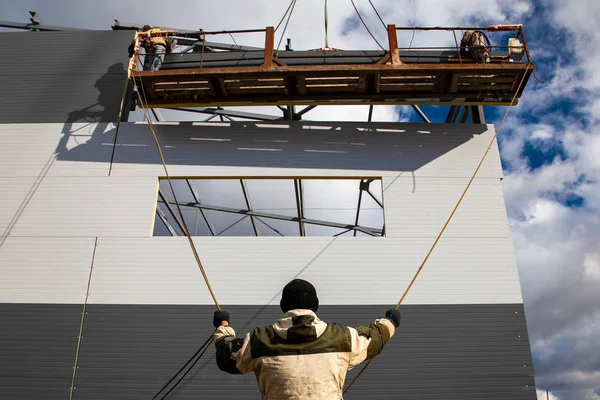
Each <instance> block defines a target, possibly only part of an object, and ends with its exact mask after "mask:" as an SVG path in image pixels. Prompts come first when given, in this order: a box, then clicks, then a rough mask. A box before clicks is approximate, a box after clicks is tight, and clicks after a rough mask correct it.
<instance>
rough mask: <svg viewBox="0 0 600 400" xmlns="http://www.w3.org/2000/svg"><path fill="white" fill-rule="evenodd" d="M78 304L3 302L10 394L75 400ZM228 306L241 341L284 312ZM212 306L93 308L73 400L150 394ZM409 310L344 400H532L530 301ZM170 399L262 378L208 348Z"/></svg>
mask: <svg viewBox="0 0 600 400" xmlns="http://www.w3.org/2000/svg"><path fill="white" fill-rule="evenodd" d="M81 307H82V306H74V305H32V304H0V320H1V321H2V329H1V330H0V354H2V363H1V364H0V386H1V387H0V393H2V395H3V396H2V397H3V398H11V399H12V398H19V399H39V398H45V399H54V398H57V399H59V398H60V399H65V398H68V397H67V396H68V393H69V386H70V377H71V372H72V367H73V362H74V358H75V350H76V345H77V334H78V330H79V317H80V312H81ZM223 308H224V309H226V310H228V311H229V312H230V313H231V315H232V325H233V326H234V327H235V328H236V330H237V332H238V335H239V336H241V335H242V334H244V333H245V332H246V331H248V330H250V329H251V328H253V327H255V326H258V325H266V324H271V323H272V322H273V321H274V320H275V319H277V318H278V317H279V316H280V311H279V309H278V307H275V306H268V307H261V306H224V307H223ZM387 308H389V307H388V306H383V305H382V306H325V305H324V306H321V308H320V310H319V313H318V314H319V316H320V317H321V318H322V319H323V320H325V321H331V322H337V323H342V324H347V325H353V326H355V325H360V324H366V323H370V322H372V320H374V319H375V318H376V317H379V316H381V315H382V314H383V313H384V312H385V310H386V309H387ZM213 311H214V307H213V306H166V305H165V306H157V305H95V304H92V305H88V308H87V315H86V318H85V325H84V334H83V338H82V343H81V350H80V356H79V363H78V369H77V378H76V384H75V386H76V389H75V396H74V398H76V399H78V400H81V399H149V398H151V397H152V396H153V395H154V393H155V392H156V391H157V390H158V389H159V388H160V387H161V386H162V385H163V384H164V383H166V381H167V380H168V379H169V378H170V377H171V375H172V374H173V373H175V371H177V370H178V369H179V368H180V367H181V366H182V365H183V363H184V362H185V361H187V359H188V358H189V357H190V356H191V355H192V354H193V353H194V352H195V351H196V350H197V348H198V347H199V346H200V344H202V342H204V340H205V339H206V338H207V337H208V336H209V334H210V333H211V331H212V325H211V320H212V313H213ZM401 312H402V318H403V321H402V325H401V327H400V329H399V330H398V333H397V335H396V336H395V337H394V338H393V339H392V340H391V341H390V342H389V343H388V344H387V345H386V347H385V349H384V352H383V353H382V354H381V355H379V356H378V357H377V358H376V359H375V361H374V362H373V363H372V364H371V366H370V367H369V369H368V370H367V372H365V374H364V375H363V376H362V377H361V378H360V379H359V380H358V382H357V383H356V385H354V386H353V387H352V389H351V390H350V391H349V393H348V395H347V396H346V398H347V399H365V398H378V399H509V398H510V399H527V400H534V399H535V398H536V396H535V383H534V379H533V368H532V366H531V354H530V348H529V339H528V336H527V329H526V325H525V316H524V313H523V305H522V304H509V305H506V304H504V305H421V306H404V307H402V308H401ZM357 372H358V368H357V369H356V370H354V371H351V373H350V374H349V375H348V379H347V381H350V379H351V378H352V377H353V376H354V375H355V374H356V373H357ZM169 398H173V399H199V398H207V399H208V398H210V399H231V398H240V399H246V398H248V399H258V398H260V395H259V392H258V389H257V388H256V384H255V380H254V376H252V375H246V376H233V375H227V374H225V373H222V372H220V371H219V370H218V369H217V368H216V365H215V361H214V350H213V348H212V347H211V348H210V349H209V350H208V351H207V352H206V354H205V355H204V357H203V358H202V359H201V360H200V361H199V362H198V364H196V366H195V367H194V369H193V371H192V372H191V373H190V374H189V375H188V377H187V378H186V379H185V380H184V381H183V382H182V383H181V384H180V386H179V388H178V389H177V390H175V391H174V392H173V393H172V396H170V397H169Z"/></svg>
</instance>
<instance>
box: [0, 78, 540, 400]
mask: <svg viewBox="0 0 600 400" xmlns="http://www.w3.org/2000/svg"><path fill="white" fill-rule="evenodd" d="M1 76H2V75H1V74H0V77H1ZM111 98H112V97H111ZM119 99H120V94H119ZM94 101H95V99H94ZM43 104H44V105H46V104H49V103H48V102H44V103H43ZM84 106H87V104H86V103H85V102H82V103H81V104H79V105H78V109H81V107H84ZM1 107H2V104H0V108H1ZM57 107H58V108H57V109H60V107H62V106H60V105H59V106H57ZM8 110H9V111H10V109H8ZM44 112H45V111H44V110H41V111H40V112H39V114H40V115H42V116H43V115H44ZM79 117H80V118H84V119H85V118H90V119H93V116H92V115H90V114H86V113H85V112H84V113H80V114H79ZM79 117H78V118H79ZM53 118H54V117H53ZM60 121H63V120H60ZM63 132H69V135H68V137H66V135H64V134H63ZM159 132H160V135H161V142H162V144H163V147H164V150H165V154H166V157H167V163H168V164H169V171H170V173H171V175H172V176H177V175H187V176H331V177H336V176H381V177H382V178H383V185H384V188H385V192H384V204H385V216H386V224H387V232H388V237H385V238H337V239H334V238H330V237H324V238H318V237H316V238H315V237H313V238H291V237H290V238H266V237H260V238H256V237H251V238H210V237H202V238H195V243H196V244H197V246H198V251H199V253H200V257H201V259H202V261H203V263H204V265H205V267H206V270H207V273H208V275H209V278H210V279H211V283H212V285H213V287H214V289H215V293H216V295H217V297H218V299H219V300H220V302H221V303H222V304H245V305H246V306H227V307H226V308H227V309H229V310H230V311H232V313H233V315H234V318H235V319H234V321H236V322H235V326H236V327H238V329H240V333H242V332H241V331H245V330H246V329H249V328H250V327H252V326H254V325H260V324H267V323H271V322H272V321H273V319H275V318H276V317H277V316H278V314H279V311H278V307H277V306H276V305H275V304H277V303H278V301H279V295H280V292H279V291H280V290H281V287H282V286H283V284H285V283H286V282H287V281H289V280H290V279H292V278H293V277H295V276H300V277H303V278H305V279H308V280H311V281H313V282H314V283H315V285H316V286H317V289H318V290H319V296H320V298H321V304H322V307H321V312H320V315H321V316H322V317H323V318H324V319H326V320H335V321H338V322H342V323H348V324H356V323H365V322H369V321H371V320H372V319H373V318H374V317H375V316H378V315H380V314H381V313H382V312H383V311H385V309H387V308H389V306H381V305H376V304H390V305H391V304H395V303H396V302H397V301H398V299H399V297H400V295H401V294H402V292H403V290H404V288H405V287H406V284H407V283H408V281H409V280H410V278H412V276H413V274H414V272H415V271H416V268H417V267H418V265H419V263H420V262H421V260H422V258H423V257H424V255H425V254H426V253H427V250H428V249H429V246H431V244H432V241H433V239H434V237H435V235H436V234H437V233H438V231H439V229H441V227H442V225H443V223H444V222H445V221H446V218H447V216H448V215H449V213H450V211H451V209H452V207H453V206H454V204H455V202H456V200H457V199H458V196H459V195H460V193H461V190H462V189H464V187H465V185H466V183H467V180H468V178H469V177H470V175H471V174H472V172H473V170H474V168H475V166H476V165H477V162H478V161H479V159H480V157H481V155H482V154H483V152H484V150H485V147H486V146H487V144H488V143H489V140H491V138H492V135H493V128H491V127H488V128H487V130H486V128H485V127H481V126H479V127H478V126H470V125H426V124H407V125H400V124H351V123H339V124H338V123H334V124H331V123H329V124H327V123H325V124H322V123H305V122H300V123H294V124H292V125H291V127H288V125H287V124H285V123H284V124H257V123H253V122H249V123H239V124H212V125H196V126H194V125H193V124H183V123H182V124H172V125H161V126H160V127H159ZM44 135H46V137H44ZM113 135H114V128H113V126H111V125H97V126H89V127H86V126H85V124H83V125H73V124H71V123H67V124H65V125H64V126H63V124H60V123H58V124H47V125H4V126H0V141H1V143H0V153H1V154H0V170H2V171H5V172H2V174H4V175H0V186H1V188H2V190H1V191H0V202H1V203H2V205H3V207H2V208H1V209H0V229H2V230H1V231H0V232H4V233H3V234H2V235H3V236H0V281H1V282H4V284H5V287H0V289H2V290H3V291H2V294H1V295H0V301H3V302H6V303H12V304H8V305H4V306H2V307H4V308H2V307H0V310H9V311H0V312H3V314H1V315H0V316H2V317H3V319H2V320H3V322H4V320H5V319H6V320H8V321H9V324H11V325H10V326H12V328H10V329H8V330H0V332H1V333H0V335H5V336H0V338H1V339H2V341H1V344H0V346H5V347H0V354H3V353H2V351H6V352H7V353H6V354H9V358H8V362H6V363H4V362H3V363H2V364H3V365H2V366H0V368H5V369H3V370H2V371H1V373H0V384H1V385H2V387H1V389H2V393H3V394H4V393H8V394H9V395H10V398H24V399H27V398H40V397H45V398H52V396H53V395H54V394H55V393H60V394H61V395H62V396H60V397H61V398H66V396H68V391H69V384H70V380H69V379H67V378H69V377H70V373H71V372H72V370H71V369H70V368H71V367H72V363H73V361H74V354H75V348H76V340H77V329H78V324H79V317H80V310H81V304H78V303H81V302H82V301H83V300H82V299H83V296H84V295H85V288H86V278H87V277H88V275H87V273H88V272H89V265H90V261H91V256H92V253H93V240H94V238H95V237H96V236H98V237H99V239H98V246H97V253H96V260H95V264H94V265H95V266H94V272H93V275H92V280H91V287H90V296H89V299H88V302H89V307H90V308H89V313H88V315H87V317H86V322H85V330H84V338H83V342H82V348H81V350H82V353H81V360H80V369H79V370H78V371H79V373H78V379H77V384H76V386H77V389H76V390H75V396H76V398H78V399H94V398H98V399H105V398H116V399H119V398H140V397H141V398H148V397H149V395H152V394H153V393H154V391H155V390H156V389H158V388H159V387H160V386H161V385H162V384H163V383H164V382H165V381H166V380H167V379H168V378H169V377H170V376H171V374H172V373H174V372H175V371H176V370H177V369H178V368H179V366H180V365H181V364H183V362H184V361H186V360H187V358H188V357H189V356H190V355H191V354H192V353H193V351H194V350H195V347H196V346H198V345H199V344H200V343H201V342H202V341H203V340H204V336H206V335H208V332H209V330H210V324H209V322H208V321H210V319H211V313H212V310H213V306H212V305H211V304H212V301H211V299H210V297H209V296H208V294H207V291H206V288H205V284H204V282H203V280H202V278H201V275H200V273H199V272H198V268H197V266H196V264H195V262H194V259H193V257H192V254H191V252H190V249H189V246H188V244H187V242H186V240H185V238H169V237H151V236H150V235H151V228H152V220H153V214H154V206H155V201H156V190H157V183H158V177H159V176H163V175H164V171H163V170H162V166H161V165H160V163H159V159H158V157H157V153H156V149H155V148H154V144H153V143H152V137H151V134H150V132H149V131H148V127H147V126H144V125H142V124H133V123H131V124H129V123H127V124H122V125H121V131H120V133H119V138H118V139H119V140H118V143H117V148H116V150H115V163H114V164H113V176H111V177H107V176H106V171H107V168H108V166H109V162H110V155H111V153H112V149H113V147H112V143H113V142H112V140H113V139H114V136H113ZM65 139H68V140H65ZM205 139H229V141H213V140H205ZM82 142H85V144H79V143H82ZM275 146H279V147H277V149H279V150H281V151H275V152H270V151H264V150H256V149H257V148H258V149H261V148H274V147H275ZM57 149H58V152H57ZM248 149H254V150H248ZM306 150H310V151H306ZM323 151H326V153H323ZM331 151H332V152H331ZM55 152H57V153H58V155H54V153H55ZM49 161H50V165H48V164H47V163H48V162H49ZM501 176H502V173H501V168H500V163H499V157H498V153H497V147H496V146H494V148H493V151H492V153H490V156H489V157H488V159H487V160H486V162H485V163H484V165H483V167H482V170H481V174H480V176H479V177H478V178H477V179H476V180H475V182H474V184H473V187H472V189H471V191H470V192H469V194H468V195H467V197H466V198H465V201H464V204H463V205H462V206H461V209H459V211H458V213H457V215H456V219H455V220H453V222H452V224H451V225H450V227H449V228H448V232H447V234H446V235H445V236H444V237H443V238H442V240H441V241H440V243H439V245H438V248H437V249H436V251H435V252H434V253H433V254H432V257H431V259H430V261H429V263H428V264H427V266H426V268H425V269H424V270H423V272H422V274H421V276H420V277H419V280H418V281H417V282H416V284H415V286H414V288H413V290H412V291H411V293H410V295H409V296H408V298H407V300H406V302H405V304H406V305H405V306H403V308H402V312H403V314H404V324H403V327H402V329H401V331H400V333H399V335H398V338H395V339H394V341H392V342H391V343H390V344H389V346H388V347H387V348H386V352H385V354H383V355H382V356H381V357H380V358H378V359H377V361H375V362H374V363H373V366H372V367H371V368H369V371H368V372H367V373H366V374H365V376H364V377H363V378H361V380H360V381H359V383H358V384H357V386H356V387H354V388H353V389H352V391H351V394H350V396H349V397H348V398H370V397H374V396H377V397H378V398H399V397H401V398H406V399H417V398H424V397H425V398H431V399H442V398H443V399H448V398H455V399H469V398H498V399H500V398H515V399H528V400H531V399H534V398H535V390H534V385H533V377H532V371H531V362H530V351H529V347H528V343H527V335H526V329H525V321H524V316H523V310H522V305H521V304H520V303H521V302H522V299H521V293H520V289H519V280H518V275H517V270H516V265H515V258H514V252H513V248H512V241H511V240H510V237H509V236H508V234H507V232H508V230H507V221H506V214H505V210H504V207H503V204H502V192H501V187H500V178H501ZM7 235H10V236H8V237H6V236H7ZM31 249H34V250H35V251H33V252H32V253H31V254H30V251H31ZM44 267H47V268H48V269H46V270H43V269H42V268H44ZM232 276H233V277H235V279H233V280H232V278H231V277H232ZM46 301H48V302H56V303H72V306H70V307H72V308H68V306H65V307H67V308H63V306H55V305H47V306H41V305H28V304H16V303H31V302H46ZM473 303H479V305H470V304H473ZM124 304H129V305H124ZM182 304H183V305H182ZM249 304H256V306H249ZM265 304H271V306H265ZM368 304H374V306H365V305H368ZM186 305H188V306H186ZM375 305H376V306H375ZM19 307H23V308H22V309H23V311H22V312H21V311H20V310H21V309H20V308H19ZM515 313H516V314H515ZM38 314H40V316H38ZM244 315H247V316H248V317H245V318H246V320H245V321H244V320H243V318H244V317H243V316H244ZM36 321H40V322H36ZM65 321H66V322H65ZM3 329H4V326H3ZM34 330H36V331H35V332H34V334H35V335H34V336H33V337H34V338H36V339H35V344H34V345H31V346H28V344H27V343H26V340H27V337H28V336H27V335H29V334H28V333H27V332H30V331H34ZM32 335H33V334H32ZM519 335H520V336H519ZM67 337H68V338H69V340H70V341H67V339H66V338H67ZM37 338H39V339H37ZM66 343H68V344H69V346H67V345H66ZM29 351H32V352H34V353H32V354H33V355H31V357H30V356H29V353H28V352H29ZM54 352H59V353H60V354H59V355H55V353H54ZM48 354H50V357H55V359H56V365H57V368H56V370H54V369H53V368H51V366H52V361H49V358H48V356H47V355H48ZM11 357H12V358H11ZM36 357H38V358H36ZM28 359H31V360H34V361H35V362H36V363H38V364H39V365H40V366H39V367H37V366H36V367H35V368H37V369H35V368H34V370H32V371H33V372H30V371H27V370H25V366H24V365H25V364H24V361H23V360H28ZM37 360H41V361H39V362H38V361H37ZM12 366H15V368H16V369H15V368H13V369H11V367H12ZM67 366H68V368H67ZM67 369H68V371H67ZM14 371H17V372H16V373H15V372H14ZM36 371H37V372H36ZM32 373H34V374H35V377H32V376H33V375H31V374H32ZM53 374H54V375H53ZM54 377H56V379H54ZM217 385H218V387H217ZM527 385H529V387H528V386H527ZM63 388H64V391H62V390H63ZM223 388H225V389H226V390H223ZM5 389H6V390H5ZM13 393H14V395H13ZM202 395H204V396H205V397H210V398H218V397H219V396H222V398H230V397H232V396H239V397H241V398H256V397H257V396H258V391H257V389H256V384H255V382H254V379H253V377H251V376H246V377H231V376H227V375H225V374H222V373H220V372H219V371H217V369H216V368H215V366H214V359H211V358H210V357H207V358H206V359H205V360H203V361H202V363H199V365H197V367H196V372H194V375H193V377H192V379H190V381H189V382H188V384H186V386H185V388H182V390H181V391H180V392H179V395H178V398H197V397H201V396H202ZM57 396H58V395H57Z"/></svg>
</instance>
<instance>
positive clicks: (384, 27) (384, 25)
mask: <svg viewBox="0 0 600 400" xmlns="http://www.w3.org/2000/svg"><path fill="white" fill-rule="evenodd" d="M369 4H371V7H373V11H375V14H377V17H378V18H379V20H380V21H381V25H383V29H385V30H386V31H387V25H386V24H385V22H383V19H382V18H381V15H379V13H378V12H377V9H376V8H375V5H374V4H373V3H372V2H371V0H369Z"/></svg>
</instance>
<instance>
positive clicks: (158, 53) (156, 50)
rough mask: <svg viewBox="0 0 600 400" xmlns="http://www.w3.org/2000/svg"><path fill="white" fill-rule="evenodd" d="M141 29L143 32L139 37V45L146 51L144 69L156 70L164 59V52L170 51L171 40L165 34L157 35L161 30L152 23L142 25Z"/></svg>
mask: <svg viewBox="0 0 600 400" xmlns="http://www.w3.org/2000/svg"><path fill="white" fill-rule="evenodd" d="M142 30H143V31H144V34H143V36H142V39H141V40H142V44H141V46H142V47H143V48H144V50H145V51H146V57H144V66H143V68H144V71H158V70H159V69H160V66H161V65H162V63H163V61H164V60H165V54H167V53H170V52H171V47H172V45H173V42H172V41H171V40H170V39H168V38H167V37H165V36H162V35H160V36H159V35H157V34H158V33H162V32H163V31H162V30H161V29H159V28H155V27H153V26H152V25H144V27H143V28H142Z"/></svg>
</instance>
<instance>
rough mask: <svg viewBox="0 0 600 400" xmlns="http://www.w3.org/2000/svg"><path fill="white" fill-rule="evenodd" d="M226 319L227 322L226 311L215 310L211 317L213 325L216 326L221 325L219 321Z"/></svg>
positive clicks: (227, 314) (227, 315)
mask: <svg viewBox="0 0 600 400" xmlns="http://www.w3.org/2000/svg"><path fill="white" fill-rule="evenodd" d="M223 321H227V322H229V313H228V312H227V311H222V310H221V311H215V316H214V317H213V326H214V327H215V328H218V327H220V326H221V322H223Z"/></svg>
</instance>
